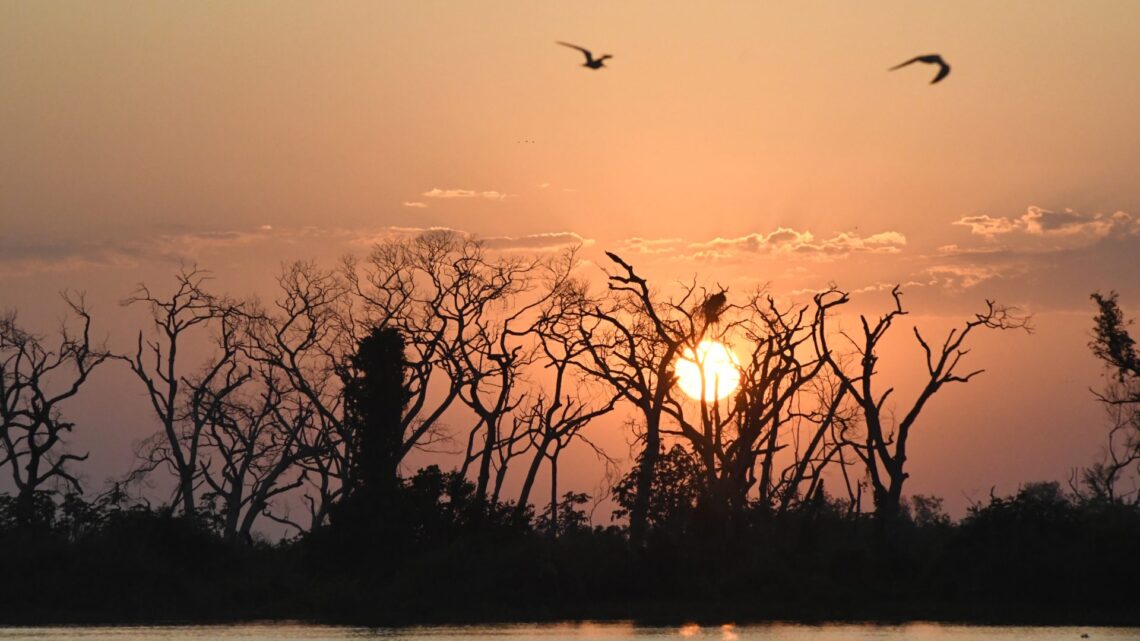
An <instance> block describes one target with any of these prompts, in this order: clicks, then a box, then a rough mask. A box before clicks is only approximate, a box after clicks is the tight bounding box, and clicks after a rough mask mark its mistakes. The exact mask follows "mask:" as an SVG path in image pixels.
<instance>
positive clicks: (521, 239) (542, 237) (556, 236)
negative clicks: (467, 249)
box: [482, 231, 594, 250]
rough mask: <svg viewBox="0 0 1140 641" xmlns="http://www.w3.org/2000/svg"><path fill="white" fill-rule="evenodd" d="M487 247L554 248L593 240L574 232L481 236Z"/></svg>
mask: <svg viewBox="0 0 1140 641" xmlns="http://www.w3.org/2000/svg"><path fill="white" fill-rule="evenodd" d="M482 241H483V246H484V247H486V248H487V249H499V250H555V249H562V248H564V247H575V246H579V245H581V246H589V245H592V244H594V241H593V240H591V239H589V238H583V237H582V236H580V235H578V234H576V233H574V232H568V231H563V232H547V233H542V234H529V235H527V236H493V237H490V238H483V239H482Z"/></svg>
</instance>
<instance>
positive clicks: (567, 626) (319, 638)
mask: <svg viewBox="0 0 1140 641" xmlns="http://www.w3.org/2000/svg"><path fill="white" fill-rule="evenodd" d="M1085 635H1087V636H1085ZM503 638H507V639H515V640H517V641H525V640H528V639H540V640H542V641H556V640H558V639H590V640H591V641H609V640H611V639H612V640H614V641H618V640H621V641H642V640H645V641H650V640H663V639H678V641H751V640H755V641H850V640H858V639H874V640H878V639H884V640H888V641H983V640H984V641H992V640H994V639H1005V640H1008V641H1014V640H1015V639H1028V640H1030V641H1080V640H1081V639H1088V641H1102V640H1105V639H1113V640H1118V641H1123V640H1125V639H1129V640H1131V639H1135V640H1136V641H1140V629H1133V628H1096V627H1064V628H1057V627H1050V628H1037V627H989V626H965V625H939V624H931V623H912V624H906V625H857V624H856V625H852V624H827V625H793V624H771V625H741V626H737V625H733V624H731V623H729V624H724V625H716V626H699V625H696V624H688V625H683V626H679V627H642V626H637V625H634V624H632V623H551V624H525V625H495V626H446V627H410V628H354V627H340V626H316V625H301V624H288V623H280V624H243V625H222V626H160V627H152V626H137V627H54V628H3V627H0V641H25V640H26V641H33V640H34V641H64V640H69V639H83V640H84V641H104V640H106V641H152V640H157V639H174V640H176V641H207V640H213V639H240V640H242V641H291V640H293V639H298V640H302V639H303V640H306V641H340V640H342V639H356V640H360V639H383V640H384V641H476V640H478V639H503Z"/></svg>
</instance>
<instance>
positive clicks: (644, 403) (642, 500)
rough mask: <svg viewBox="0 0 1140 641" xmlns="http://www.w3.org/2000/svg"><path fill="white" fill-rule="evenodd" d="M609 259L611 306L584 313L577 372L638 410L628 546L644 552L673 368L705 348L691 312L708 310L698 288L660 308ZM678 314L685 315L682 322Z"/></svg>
mask: <svg viewBox="0 0 1140 641" xmlns="http://www.w3.org/2000/svg"><path fill="white" fill-rule="evenodd" d="M606 255H607V256H608V257H609V259H610V260H611V261H612V262H613V263H614V264H615V265H617V268H618V269H617V273H614V274H611V275H610V276H609V281H608V288H609V291H610V292H611V298H610V300H609V301H607V302H606V303H605V304H604V305H603V304H595V305H593V306H592V307H590V308H588V309H586V310H585V311H584V312H583V313H582V316H581V319H580V322H579V324H578V327H577V334H578V338H579V340H580V342H581V345H583V346H584V347H585V348H586V349H585V351H584V353H583V356H582V358H579V359H577V361H576V366H577V367H578V368H579V369H581V370H582V371H583V372H584V373H585V374H587V375H589V376H591V377H594V378H597V379H598V380H602V381H605V382H606V383H607V384H609V385H610V386H612V388H613V389H614V391H615V393H616V395H617V396H618V397H619V398H620V399H621V400H623V401H626V402H628V403H630V404H631V405H633V406H634V407H635V408H637V411H638V413H639V414H640V418H641V419H642V420H643V421H644V425H643V427H644V433H643V434H641V435H640V440H641V441H642V445H643V448H642V453H641V455H640V457H639V459H638V460H639V464H638V472H637V483H636V495H635V497H634V501H633V505H632V507H631V509H630V512H629V524H630V539H631V540H632V541H633V542H634V543H635V544H640V543H641V542H642V541H643V540H644V537H645V532H646V526H647V515H648V508H649V498H650V496H649V495H650V491H651V488H652V486H653V475H654V470H655V469H656V464H657V456H658V452H659V451H660V450H661V434H662V432H661V427H662V420H663V419H664V418H665V417H666V406H667V405H668V404H669V401H670V393H671V390H672V389H673V386H674V384H675V383H676V375H675V373H674V370H673V368H674V365H675V362H676V360H677V357H678V356H679V355H681V353H682V350H683V349H684V348H685V347H686V346H690V345H691V346H695V345H697V344H699V343H700V338H701V333H702V332H703V331H704V328H705V327H706V326H707V323H701V324H699V325H695V324H694V323H693V322H692V320H693V318H694V315H695V313H694V311H693V310H694V309H699V305H700V303H701V302H703V300H702V301H697V300H696V299H697V297H698V296H699V293H698V291H697V288H696V287H695V286H690V287H688V288H687V289H686V290H685V291H684V292H683V293H682V294H681V296H680V297H679V298H676V299H673V300H669V301H664V302H662V301H658V300H657V298H656V297H655V296H654V294H653V292H652V291H651V290H650V288H649V284H648V283H647V282H646V280H645V279H644V278H642V277H641V276H639V275H638V274H637V273H636V272H635V271H634V269H633V266H632V265H630V264H629V263H627V262H625V261H624V260H622V258H621V257H619V256H617V255H616V254H613V253H611V252H606ZM676 312H686V314H682V318H677V317H676V316H675V315H674V314H675V313H676ZM697 327H699V328H700V329H697ZM695 332H696V333H695Z"/></svg>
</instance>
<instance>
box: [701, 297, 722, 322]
mask: <svg viewBox="0 0 1140 641" xmlns="http://www.w3.org/2000/svg"><path fill="white" fill-rule="evenodd" d="M725 291H727V290H724V289H722V290H720V291H719V292H717V293H715V294H713V295H712V296H709V297H708V298H706V299H705V302H704V303H703V304H702V305H701V313H702V314H704V316H705V322H706V323H715V322H716V320H717V319H718V318H720V312H721V310H722V309H724V304H725V303H726V302H728V298H727V297H726V296H725V295H724V293H725Z"/></svg>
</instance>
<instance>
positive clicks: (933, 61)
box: [887, 53, 950, 84]
mask: <svg viewBox="0 0 1140 641" xmlns="http://www.w3.org/2000/svg"><path fill="white" fill-rule="evenodd" d="M916 62H924V63H926V64H928V65H938V75H936V76H934V80H931V81H930V84H934V83H936V82H938V81H940V80H942V79H943V78H945V77H946V76H948V75H950V65H948V64H946V61H945V60H943V59H942V56H940V55H938V54H936V53H931V54H927V55H925V56H915V57H913V58H911V59H910V60H907V61H906V62H904V63H902V64H900V65H895V66H893V67H891V68H890V69H887V71H894V70H895V69H902V68H903V67H905V66H907V65H912V64H914V63H916Z"/></svg>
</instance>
